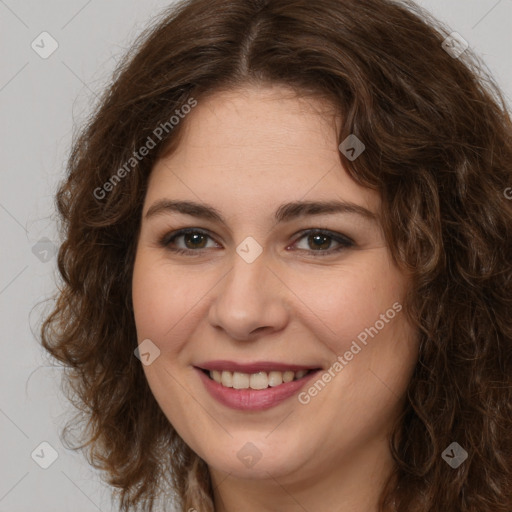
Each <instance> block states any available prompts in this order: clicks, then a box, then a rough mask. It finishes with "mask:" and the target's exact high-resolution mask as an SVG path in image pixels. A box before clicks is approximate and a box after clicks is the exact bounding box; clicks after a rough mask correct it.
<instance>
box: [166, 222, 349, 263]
mask: <svg viewBox="0 0 512 512" xmlns="http://www.w3.org/2000/svg"><path fill="white" fill-rule="evenodd" d="M187 234H200V235H204V236H207V237H208V238H211V239H213V238H212V237H211V236H210V235H209V234H208V233H207V232H206V231H203V230H201V229H195V228H183V229H179V230H178V231H173V232H171V233H166V234H165V235H164V236H163V237H162V238H161V239H160V240H159V244H160V246H162V247H164V248H166V249H168V250H170V251H172V252H174V253H176V254H187V255H189V256H200V254H198V253H200V252H202V251H201V249H182V248H176V247H171V246H170V244H171V243H172V242H174V241H175V239H176V238H178V237H180V236H183V235H187ZM312 234H314V235H323V236H326V237H327V238H331V239H332V240H334V241H335V242H338V243H339V244H340V245H339V246H338V247H337V248H335V249H327V250H321V249H319V250H317V251H314V250H309V251H308V250H307V249H295V250H298V251H306V252H309V253H310V254H312V255H313V256H314V257H316V256H318V257H323V256H329V255H331V254H334V253H337V252H341V251H342V250H344V249H348V248H350V247H353V246H354V242H353V241H352V240H351V239H350V238H348V237H346V236H344V235H341V234H340V233H335V232H333V231H329V230H325V229H307V230H305V231H301V232H300V234H299V236H298V237H297V238H296V239H295V241H294V242H293V243H294V244H296V243H297V242H298V241H299V240H301V239H302V238H304V237H306V236H308V235H312Z"/></svg>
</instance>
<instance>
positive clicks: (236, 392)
mask: <svg viewBox="0 0 512 512" xmlns="http://www.w3.org/2000/svg"><path fill="white" fill-rule="evenodd" d="M196 370H197V371H198V372H199V378H200V379H201V380H202V381H203V384H204V385H205V387H206V389H207V391H208V392H209V393H210V395H211V396H212V397H213V398H215V399H216V400H217V401H218V402H220V403H221V404H223V405H226V406H227V407H231V408H232V409H238V410H243V411H263V410H265V409H270V408H271V407H275V406H276V405H279V404H280V403H281V402H283V401H284V400H286V399H287V398H290V397H291V396H293V395H295V394H296V393H297V392H298V391H299V390H300V389H301V388H302V387H303V386H304V385H305V384H306V383H307V382H309V381H310V380H311V379H312V378H313V377H314V376H315V375H316V374H317V373H318V372H319V371H320V370H315V371H313V372H311V373H308V374H307V375H306V376H305V377H302V379H298V380H292V381H291V382H284V383H283V384H280V385H279V386H275V387H269V388H266V389H250V388H249V389H234V388H227V387H226V386H223V385H222V384H219V383H218V382H215V381H214V380H213V379H210V377H208V375H206V374H205V373H204V372H203V371H201V370H199V369H197V368H196Z"/></svg>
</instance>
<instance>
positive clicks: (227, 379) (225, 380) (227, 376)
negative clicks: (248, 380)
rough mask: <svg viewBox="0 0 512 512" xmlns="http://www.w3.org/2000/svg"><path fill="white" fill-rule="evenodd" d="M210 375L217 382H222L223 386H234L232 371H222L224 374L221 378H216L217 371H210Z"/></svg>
mask: <svg viewBox="0 0 512 512" xmlns="http://www.w3.org/2000/svg"><path fill="white" fill-rule="evenodd" d="M210 376H211V377H212V378H213V380H214V381H215V382H219V383H221V384H222V385H223V386H226V387H227V388H232V387H233V374H232V373H231V372H222V376H221V378H220V379H216V378H215V372H213V375H212V372H210Z"/></svg>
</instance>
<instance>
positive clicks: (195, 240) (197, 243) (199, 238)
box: [160, 228, 211, 256]
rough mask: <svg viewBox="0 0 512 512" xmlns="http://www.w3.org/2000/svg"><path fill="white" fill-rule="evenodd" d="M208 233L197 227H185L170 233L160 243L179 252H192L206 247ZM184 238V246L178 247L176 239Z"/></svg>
mask: <svg viewBox="0 0 512 512" xmlns="http://www.w3.org/2000/svg"><path fill="white" fill-rule="evenodd" d="M208 238H211V237H210V235H209V234H208V233H206V232H205V231H201V230H199V229H195V228H185V229H180V230H178V231H174V232H172V233H168V234H166V235H164V236H163V238H162V239H161V240H160V245H161V246H162V247H165V248H167V249H169V250H171V251H173V252H176V253H178V254H190V253H192V252H198V251H197V250H198V249H206V248H208V247H207V246H206V244H207V239H208ZM179 239H183V244H184V246H182V247H176V246H175V243H176V240H179ZM194 256H195V255H194Z"/></svg>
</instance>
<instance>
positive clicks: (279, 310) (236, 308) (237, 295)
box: [209, 244, 286, 339]
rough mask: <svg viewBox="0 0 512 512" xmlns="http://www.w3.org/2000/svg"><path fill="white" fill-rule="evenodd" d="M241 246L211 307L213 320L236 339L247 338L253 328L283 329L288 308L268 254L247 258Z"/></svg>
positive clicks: (211, 319) (215, 324)
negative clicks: (269, 264) (284, 302)
mask: <svg viewBox="0 0 512 512" xmlns="http://www.w3.org/2000/svg"><path fill="white" fill-rule="evenodd" d="M244 248H245V249H246V248H247V247H245V246H244V245H243V244H240V246H239V247H238V248H237V253H236V254H234V257H233V265H232V268H231V270H230V271H229V272H228V273H227V275H226V276H225V278H224V279H223V280H222V282H221V283H220V285H219V287H218V289H217V293H216V295H215V298H214V300H213V303H212V305H211V307H210V312H209V319H210V323H211V324H212V325H214V326H216V327H220V328H222V329H223V330H224V331H226V333H227V334H228V335H229V336H230V337H232V338H236V339H247V338H248V337H249V336H250V335H251V333H252V332H253V331H255V330H256V329H261V328H263V327H265V328H268V329H269V330H274V329H279V328H282V326H283V325H284V323H285V321H286V311H285V308H284V304H283V296H282V290H281V287H280V286H279V285H278V280H277V279H276V278H275V276H273V274H272V272H271V271H270V269H269V268H268V267H267V261H266V257H265V255H264V254H260V255H258V256H257V257H256V258H255V259H252V258H245V257H244V252H243V251H242V255H240V254H239V253H238V251H240V250H242V249H244Z"/></svg>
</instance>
